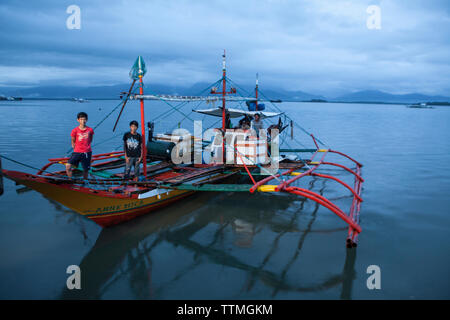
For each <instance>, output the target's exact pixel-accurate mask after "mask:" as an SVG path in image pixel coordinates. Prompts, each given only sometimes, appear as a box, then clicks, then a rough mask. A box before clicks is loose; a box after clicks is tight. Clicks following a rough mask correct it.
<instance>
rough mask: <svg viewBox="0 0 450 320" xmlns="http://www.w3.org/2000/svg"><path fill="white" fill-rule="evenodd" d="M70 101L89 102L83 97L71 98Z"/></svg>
mask: <svg viewBox="0 0 450 320" xmlns="http://www.w3.org/2000/svg"><path fill="white" fill-rule="evenodd" d="M72 101H75V102H80V103H82V102H89V100H87V99H83V98H72Z"/></svg>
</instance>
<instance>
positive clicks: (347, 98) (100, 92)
mask: <svg viewBox="0 0 450 320" xmlns="http://www.w3.org/2000/svg"><path fill="white" fill-rule="evenodd" d="M209 85H210V84H209V83H204V82H198V83H195V84H194V85H192V86H190V87H180V86H168V85H162V84H154V83H146V84H145V92H146V93H148V94H173V95H199V94H202V95H206V94H208V93H209V90H205V89H206V88H208V87H209ZM129 88H130V84H129V83H124V84H117V85H113V86H97V87H68V86H39V87H29V88H23V87H0V95H5V96H13V97H23V98H52V99H55V98H84V99H116V98H117V99H118V98H119V95H120V92H123V91H128V89H129ZM135 88H137V86H136V87H135ZM237 89H238V93H239V94H241V95H242V96H254V94H255V88H254V87H253V86H241V85H238V87H237ZM260 89H261V90H260V97H261V98H264V97H266V98H268V99H273V100H274V99H280V100H282V101H323V100H328V101H332V102H391V103H418V102H432V101H433V102H448V101H450V98H449V97H443V96H428V95H424V94H419V93H410V94H400V95H396V94H390V93H386V92H382V91H376V90H366V91H358V92H354V93H350V94H346V95H343V96H340V97H337V98H334V99H327V98H325V97H323V96H320V95H315V94H311V93H307V92H303V91H300V90H296V91H288V90H284V89H277V88H264V87H261V88H260ZM219 90H220V88H219Z"/></svg>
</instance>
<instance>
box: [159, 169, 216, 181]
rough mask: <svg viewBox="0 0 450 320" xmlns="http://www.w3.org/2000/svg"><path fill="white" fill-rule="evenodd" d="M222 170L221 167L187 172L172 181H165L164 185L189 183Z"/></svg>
mask: <svg viewBox="0 0 450 320" xmlns="http://www.w3.org/2000/svg"><path fill="white" fill-rule="evenodd" d="M221 170H223V167H222V166H220V167H210V168H204V169H198V170H196V171H191V172H187V173H185V174H182V175H180V176H178V177H175V178H173V179H169V180H166V181H165V182H166V183H171V184H180V183H183V182H185V181H189V180H192V179H196V178H200V177H201V176H204V175H207V174H211V173H214V172H219V171H221Z"/></svg>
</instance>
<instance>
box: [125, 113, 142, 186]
mask: <svg viewBox="0 0 450 320" xmlns="http://www.w3.org/2000/svg"><path fill="white" fill-rule="evenodd" d="M138 126H139V124H138V122H137V121H136V120H133V121H131V122H130V132H127V133H125V134H124V136H123V150H124V152H125V162H126V164H125V172H124V175H123V176H124V179H129V178H130V171H131V167H133V166H134V180H135V181H137V180H138V178H139V166H140V164H141V160H142V158H143V154H142V153H143V148H142V147H141V145H142V137H141V135H140V134H139V133H137V129H138Z"/></svg>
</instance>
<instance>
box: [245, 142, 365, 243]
mask: <svg viewBox="0 0 450 320" xmlns="http://www.w3.org/2000/svg"><path fill="white" fill-rule="evenodd" d="M311 137H312V139H313V141H314V144H315V145H316V147H317V150H316V152H315V153H314V154H313V156H312V157H311V159H310V161H309V164H310V165H314V166H313V167H310V168H309V169H308V170H307V171H305V172H303V173H301V174H298V175H296V176H294V177H293V178H290V179H288V180H286V181H283V182H281V183H280V184H278V185H277V186H275V188H274V189H273V191H276V192H288V193H292V194H296V195H299V196H302V197H306V198H308V199H311V200H313V201H315V202H317V203H319V204H320V205H322V206H324V207H325V208H327V209H329V210H330V211H332V212H333V213H335V214H336V215H337V216H338V217H339V218H341V219H342V220H344V221H345V222H346V223H347V224H348V225H349V227H348V236H347V241H346V245H347V247H348V248H352V247H356V246H357V240H358V235H359V234H360V233H361V227H360V226H359V212H360V209H361V202H362V201H363V199H362V198H361V189H362V183H363V182H364V179H363V178H362V177H361V167H362V164H361V163H359V162H358V161H356V160H355V159H353V158H351V157H349V156H348V155H346V154H344V153H342V152H339V151H336V150H331V149H319V146H318V144H317V141H316V139H315V138H314V136H313V135H311ZM318 152H323V155H322V158H321V159H320V161H318V162H313V159H314V157H315V156H316V154H317V153H318ZM328 153H335V154H338V155H341V156H343V157H345V158H347V159H349V160H351V161H352V162H354V163H355V164H356V171H353V170H351V169H350V168H348V167H346V166H344V165H341V164H338V163H333V162H326V161H324V159H325V156H326V155H327V154H328ZM321 165H331V166H336V167H339V168H342V169H345V170H346V171H348V172H350V173H352V174H353V175H354V176H355V183H354V187H353V188H352V187H351V186H349V185H348V184H347V183H345V182H343V181H342V180H341V179H339V178H336V177H334V176H331V175H326V174H321V173H316V172H314V171H315V170H317V169H318V168H319V166H321ZM294 170H295V168H294V169H290V170H286V171H284V172H283V173H279V174H277V175H272V176H269V177H267V178H265V179H262V180H260V181H259V182H257V183H254V185H253V186H252V187H251V188H250V192H251V193H254V192H255V191H257V190H258V188H259V187H261V186H263V185H264V184H266V183H267V182H269V181H271V180H273V179H277V178H279V177H281V176H284V175H289V174H291V173H292V172H293V171H294ZM304 176H317V177H321V178H325V179H330V180H334V181H336V182H338V183H340V184H341V185H343V186H344V187H346V188H347V189H348V190H350V192H351V193H352V194H353V200H352V205H351V207H350V211H349V213H348V214H346V213H345V212H344V211H343V210H341V209H340V208H339V207H338V206H337V205H335V204H334V203H333V202H331V201H330V200H328V199H327V198H325V197H324V196H322V195H320V194H318V193H316V192H313V191H311V190H308V189H304V188H299V187H294V186H290V184H292V183H293V182H295V181H297V180H299V179H301V178H302V177H304ZM252 180H253V179H252Z"/></svg>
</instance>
